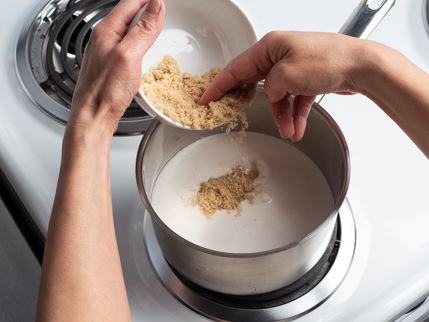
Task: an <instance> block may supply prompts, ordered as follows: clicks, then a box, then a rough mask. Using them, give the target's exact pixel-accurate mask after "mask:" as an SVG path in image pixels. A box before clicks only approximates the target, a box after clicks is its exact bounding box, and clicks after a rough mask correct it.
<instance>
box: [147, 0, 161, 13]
mask: <svg viewBox="0 0 429 322" xmlns="http://www.w3.org/2000/svg"><path fill="white" fill-rule="evenodd" d="M160 9H161V1H160V0H150V1H149V4H148V5H147V8H146V12H147V13H148V14H151V15H154V16H156V15H157V14H158V13H159V10H160Z"/></svg>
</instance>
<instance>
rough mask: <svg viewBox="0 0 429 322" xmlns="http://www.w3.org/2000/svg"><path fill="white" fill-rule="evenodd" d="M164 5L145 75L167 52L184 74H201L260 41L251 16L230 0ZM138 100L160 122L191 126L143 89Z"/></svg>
mask: <svg viewBox="0 0 429 322" xmlns="http://www.w3.org/2000/svg"><path fill="white" fill-rule="evenodd" d="M164 4H165V8H166V10H165V20H164V26H163V29H162V31H161V34H160V35H159V37H158V39H157V40H156V42H155V43H154V45H153V46H152V47H151V48H150V49H149V50H148V52H147V53H146V55H145V56H144V58H143V61H142V62H143V64H142V76H143V75H144V74H146V73H147V72H148V71H149V70H150V69H151V67H153V66H155V67H157V66H158V64H159V63H160V62H161V61H162V60H163V59H164V57H165V55H167V54H169V55H171V56H172V57H174V58H175V59H176V60H177V62H178V64H179V67H180V70H181V72H182V73H183V72H189V73H192V74H198V75H200V76H202V74H204V73H205V72H206V71H208V70H210V69H211V68H213V67H219V68H224V67H225V66H226V65H227V63H228V62H229V61H230V60H231V59H232V58H234V57H235V56H237V55H238V54H240V53H242V52H243V51H244V50H246V49H247V48H249V47H250V46H251V45H253V44H254V43H256V41H257V37H256V33H255V30H254V28H253V26H252V24H251V23H250V21H249V19H248V18H247V17H246V15H245V14H244V13H243V11H242V10H241V9H240V8H239V7H238V6H237V5H236V4H235V3H233V2H232V1H230V0H215V1H214V0H164ZM134 24H135V22H134ZM130 27H132V25H130ZM135 101H136V102H137V103H138V104H139V105H140V106H141V107H142V108H143V110H145V111H146V113H148V114H149V115H150V116H152V117H154V118H156V119H158V120H159V121H161V122H167V123H169V124H170V125H173V126H176V127H179V128H186V129H191V128H190V127H188V126H183V125H182V124H180V123H177V122H174V121H172V120H171V119H170V118H169V117H167V116H165V115H164V114H162V113H161V112H159V110H158V109H156V107H154V106H153V105H152V104H151V103H150V102H149V100H148V99H147V98H146V97H145V95H144V94H143V92H142V90H140V91H139V93H138V94H137V95H136V97H135Z"/></svg>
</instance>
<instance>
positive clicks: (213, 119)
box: [141, 55, 256, 129]
mask: <svg viewBox="0 0 429 322" xmlns="http://www.w3.org/2000/svg"><path fill="white" fill-rule="evenodd" d="M220 71H221V69H219V68H212V69H211V70H210V71H208V72H206V73H205V74H204V75H203V76H202V77H201V78H200V77H199V76H198V75H192V74H190V73H183V74H181V72H180V69H179V66H178V64H177V61H176V60H175V59H174V58H173V57H171V56H169V55H167V56H165V58H164V60H163V61H162V62H161V63H160V64H159V67H158V69H152V70H151V71H150V72H148V73H147V74H146V75H145V76H144V78H143V81H142V84H141V89H142V91H143V93H144V94H145V96H146V97H147V98H148V99H149V101H150V102H151V103H152V104H153V105H154V106H155V107H156V108H157V109H158V110H159V111H160V112H161V113H163V114H165V115H166V116H168V117H169V118H171V119H172V120H173V121H175V122H178V123H180V124H182V125H185V126H190V127H191V128H193V129H199V128H203V129H213V128H214V127H215V126H217V125H220V124H223V123H226V122H229V121H230V120H231V119H233V118H234V117H235V116H236V115H238V114H239V113H240V112H241V110H242V109H243V108H244V107H246V106H248V105H249V104H250V103H251V102H252V101H253V99H254V98H255V95H256V90H248V89H246V88H244V87H242V88H239V89H237V90H234V91H231V92H229V93H227V94H225V96H223V97H222V98H221V99H220V100H219V101H217V102H210V103H209V104H208V105H201V104H200V103H199V102H200V99H201V96H202V95H203V93H204V92H205V90H206V89H207V87H208V85H209V84H210V82H211V81H212V80H213V79H214V78H215V76H216V75H217V74H218V73H219V72H220Z"/></svg>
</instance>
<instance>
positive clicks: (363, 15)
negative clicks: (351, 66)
mask: <svg viewBox="0 0 429 322" xmlns="http://www.w3.org/2000/svg"><path fill="white" fill-rule="evenodd" d="M395 1H396V0H384V1H383V3H382V4H381V5H380V6H379V8H378V9H371V8H370V7H369V6H368V4H369V2H370V0H363V1H361V3H360V4H359V5H358V6H357V8H356V9H355V10H354V11H353V13H352V14H351V16H350V17H349V19H347V21H346V22H345V24H344V25H343V26H342V27H341V29H340V31H339V33H340V34H344V35H348V36H352V37H356V38H361V39H366V38H368V36H369V35H370V34H371V32H373V30H374V29H375V27H377V25H378V24H379V23H380V21H381V20H383V18H384V16H385V15H386V14H387V13H388V12H389V10H390V8H392V7H393V5H394V4H395ZM323 97H324V95H319V96H318V97H317V99H316V102H318V103H319V104H320V102H321V101H322V99H323Z"/></svg>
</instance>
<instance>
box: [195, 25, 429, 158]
mask: <svg viewBox="0 0 429 322" xmlns="http://www.w3.org/2000/svg"><path fill="white" fill-rule="evenodd" d="M263 79H265V91H266V93H267V99H268V101H269V102H270V105H271V111H272V114H273V118H274V121H275V122H276V124H277V125H278V127H279V130H280V133H281V134H282V136H283V137H291V138H292V140H294V141H298V140H300V139H301V138H302V136H303V135H304V130H305V126H306V119H307V117H308V114H309V111H310V108H311V104H312V103H313V102H314V100H315V98H316V95H319V94H326V93H338V94H355V93H361V94H364V95H366V96H368V97H369V98H370V99H371V100H373V101H374V102H375V103H376V104H377V105H379V106H380V107H381V108H382V109H383V110H384V111H385V112H386V114H387V115H389V116H390V117H391V118H392V119H393V120H394V121H395V122H396V123H397V124H398V125H399V126H400V127H401V128H402V129H403V130H404V131H405V133H406V134H407V135H408V136H409V137H410V138H411V139H412V140H413V141H414V142H415V144H416V145H417V146H418V147H419V148H420V149H421V150H422V152H423V153H424V154H425V155H426V156H427V157H429V75H427V74H426V73H425V72H423V71H422V70H420V69H419V68H418V67H417V66H415V65H414V64H413V63H411V62H410V61H409V60H408V59H406V58H405V57H404V56H403V55H402V54H400V53H399V52H397V51H395V50H393V49H391V48H389V47H386V46H383V45H381V44H378V43H376V42H372V41H368V40H361V39H357V38H353V37H348V36H344V35H340V34H329V33H305V32H279V31H277V32H271V33H269V34H267V35H266V36H265V37H263V38H262V39H261V40H260V41H259V42H258V43H257V44H256V45H254V46H252V47H251V48H249V49H248V50H247V51H245V52H244V53H242V54H241V55H239V56H238V57H236V58H235V59H233V60H232V61H231V62H230V63H229V64H228V65H227V67H226V68H225V69H224V70H223V71H222V72H221V73H220V74H219V75H218V76H217V77H216V78H215V80H214V81H213V82H212V84H210V86H209V88H208V89H207V91H206V92H205V94H204V96H203V97H202V99H201V103H202V104H206V103H208V102H209V101H211V100H217V99H219V98H220V97H221V96H223V95H224V94H225V92H227V91H229V90H230V89H232V88H234V87H237V86H240V85H242V84H245V83H251V82H257V81H260V80H263ZM291 94H295V95H296V98H295V100H294V106H293V112H292V109H291V107H290V106H289V102H288V100H287V98H288V97H289V96H290V95H291ZM364 126H365V125H364V124H363V125H362V128H364Z"/></svg>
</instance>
